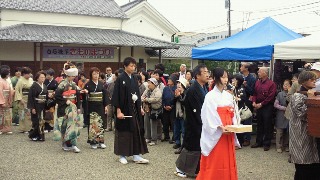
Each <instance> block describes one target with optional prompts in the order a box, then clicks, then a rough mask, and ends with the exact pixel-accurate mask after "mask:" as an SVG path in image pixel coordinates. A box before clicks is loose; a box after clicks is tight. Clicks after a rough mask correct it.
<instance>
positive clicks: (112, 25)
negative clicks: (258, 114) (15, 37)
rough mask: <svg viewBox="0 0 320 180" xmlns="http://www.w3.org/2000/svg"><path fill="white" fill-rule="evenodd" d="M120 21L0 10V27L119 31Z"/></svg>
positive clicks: (94, 17) (96, 17)
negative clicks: (56, 27) (67, 27)
mask: <svg viewBox="0 0 320 180" xmlns="http://www.w3.org/2000/svg"><path fill="white" fill-rule="evenodd" d="M121 22H122V20H121V19H116V18H107V17H98V16H85V15H73V14H59V13H47V12H34V11H17V10H6V9H4V10H1V24H0V25H1V27H6V26H11V25H15V24H21V23H25V24H39V25H55V26H72V27H89V28H100V29H121Z"/></svg>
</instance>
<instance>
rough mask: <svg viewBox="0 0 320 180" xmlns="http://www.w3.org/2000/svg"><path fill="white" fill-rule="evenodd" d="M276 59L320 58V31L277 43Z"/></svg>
mask: <svg viewBox="0 0 320 180" xmlns="http://www.w3.org/2000/svg"><path fill="white" fill-rule="evenodd" d="M274 59H284V60H293V59H303V60H314V59H320V33H317V34H312V35H310V36H307V37H303V38H299V39H295V40H292V41H286V42H282V43H278V44H275V45H274Z"/></svg>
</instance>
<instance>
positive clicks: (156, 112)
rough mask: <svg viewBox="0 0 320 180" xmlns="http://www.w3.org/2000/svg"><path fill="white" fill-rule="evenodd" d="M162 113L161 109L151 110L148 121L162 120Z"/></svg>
mask: <svg viewBox="0 0 320 180" xmlns="http://www.w3.org/2000/svg"><path fill="white" fill-rule="evenodd" d="M162 116H163V113H162V108H160V109H157V110H154V109H153V110H151V112H150V119H152V120H158V119H162Z"/></svg>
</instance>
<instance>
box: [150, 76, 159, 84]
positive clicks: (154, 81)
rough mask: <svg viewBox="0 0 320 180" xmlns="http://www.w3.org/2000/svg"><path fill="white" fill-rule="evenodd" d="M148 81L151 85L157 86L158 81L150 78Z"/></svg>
mask: <svg viewBox="0 0 320 180" xmlns="http://www.w3.org/2000/svg"><path fill="white" fill-rule="evenodd" d="M148 81H150V82H152V84H154V85H155V86H158V84H159V83H158V81H157V80H156V78H150V79H148Z"/></svg>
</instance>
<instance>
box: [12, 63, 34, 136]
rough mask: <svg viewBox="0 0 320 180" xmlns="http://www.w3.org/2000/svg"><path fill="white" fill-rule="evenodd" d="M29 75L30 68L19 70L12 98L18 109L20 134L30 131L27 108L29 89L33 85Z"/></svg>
mask: <svg viewBox="0 0 320 180" xmlns="http://www.w3.org/2000/svg"><path fill="white" fill-rule="evenodd" d="M30 75H31V69H30V68H28V67H23V68H22V69H21V77H20V79H19V80H18V82H17V85H16V89H15V96H14V101H17V104H18V108H19V129H20V131H21V132H22V133H28V131H30V129H31V114H30V111H29V109H28V108H27V104H28V95H29V89H30V87H31V86H32V83H33V80H32V78H30Z"/></svg>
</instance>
